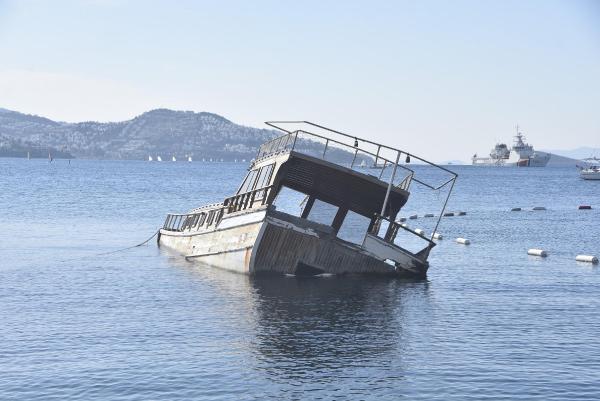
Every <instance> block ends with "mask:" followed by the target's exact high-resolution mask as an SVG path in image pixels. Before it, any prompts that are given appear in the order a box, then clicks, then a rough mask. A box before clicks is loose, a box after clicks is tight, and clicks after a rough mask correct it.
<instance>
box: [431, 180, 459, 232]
mask: <svg viewBox="0 0 600 401" xmlns="http://www.w3.org/2000/svg"><path fill="white" fill-rule="evenodd" d="M455 182H456V177H454V179H453V180H452V185H450V190H449V191H448V195H446V200H445V201H444V207H442V211H441V212H440V216H439V217H438V220H437V223H435V228H434V229H433V231H432V232H431V240H432V241H433V236H434V235H435V233H436V232H437V229H438V226H439V225H440V221H441V220H442V216H443V215H444V212H445V211H446V205H448V200H449V199H450V194H451V193H452V189H453V188H454V183H455Z"/></svg>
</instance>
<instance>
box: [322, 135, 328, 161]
mask: <svg viewBox="0 0 600 401" xmlns="http://www.w3.org/2000/svg"><path fill="white" fill-rule="evenodd" d="M327 145H329V139H328V140H326V141H325V149H323V157H322V159H323V160H325V152H327Z"/></svg>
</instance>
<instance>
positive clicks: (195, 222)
mask: <svg viewBox="0 0 600 401" xmlns="http://www.w3.org/2000/svg"><path fill="white" fill-rule="evenodd" d="M211 206H213V207H212V208H207V207H203V208H200V209H196V210H193V211H192V212H190V213H183V214H178V213H169V214H168V215H167V218H166V219H165V222H164V224H163V227H162V228H163V230H167V231H174V232H185V231H199V230H201V229H207V228H210V227H213V226H214V227H216V226H217V225H218V224H219V222H220V221H221V219H222V218H223V213H224V209H225V206H223V204H222V203H219V204H215V205H211Z"/></svg>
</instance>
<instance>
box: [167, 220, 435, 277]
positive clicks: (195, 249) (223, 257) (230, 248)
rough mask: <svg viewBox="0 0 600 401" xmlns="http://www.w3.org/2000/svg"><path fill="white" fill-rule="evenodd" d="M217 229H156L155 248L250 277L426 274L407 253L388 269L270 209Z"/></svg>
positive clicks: (315, 227)
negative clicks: (190, 230) (158, 247)
mask: <svg viewBox="0 0 600 401" xmlns="http://www.w3.org/2000/svg"><path fill="white" fill-rule="evenodd" d="M228 220H230V221H228ZM244 220H245V221H247V223H246V224H244V223H243V221H244ZM240 223H241V224H242V225H238V224H240ZM221 225H222V226H223V227H222V228H219V229H215V230H213V231H210V232H203V233H197V232H195V233H187V234H186V233H173V232H171V231H167V230H161V233H160V234H161V235H160V237H159V245H160V246H161V247H165V248H168V249H170V250H173V251H176V252H178V253H181V254H183V255H184V256H185V257H186V259H187V260H189V261H192V262H200V263H202V264H206V265H210V266H214V267H217V268H221V269H226V270H230V271H234V272H237V273H243V274H250V275H257V274H282V275H283V274H293V275H318V274H334V275H340V274H374V275H387V276H397V277H412V278H424V277H425V276H426V273H427V268H428V264H427V263H422V262H420V261H418V260H416V259H414V260H413V259H411V258H410V257H409V256H408V255H406V258H405V261H403V262H402V263H401V264H400V265H399V264H396V266H394V265H391V264H389V263H386V262H385V260H384V259H382V257H377V256H376V255H375V254H373V253H371V252H369V251H368V250H366V249H364V248H362V247H360V246H358V245H356V244H352V243H349V242H346V241H344V240H341V239H339V238H337V237H336V236H335V235H334V234H333V233H332V232H331V227H328V226H324V225H321V224H318V223H314V222H311V221H308V220H304V219H300V218H297V217H294V216H291V215H288V214H285V213H281V212H277V211H274V210H269V211H261V212H253V213H247V214H244V215H242V216H236V217H231V218H228V219H223V221H222V223H221Z"/></svg>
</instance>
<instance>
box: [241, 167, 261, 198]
mask: <svg viewBox="0 0 600 401" xmlns="http://www.w3.org/2000/svg"><path fill="white" fill-rule="evenodd" d="M257 173H258V170H251V171H250V172H249V173H248V175H247V176H246V179H245V180H244V182H243V183H242V186H241V187H240V190H239V191H238V194H243V193H246V192H248V191H252V189H253V188H254V182H255V181H256V175H257Z"/></svg>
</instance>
